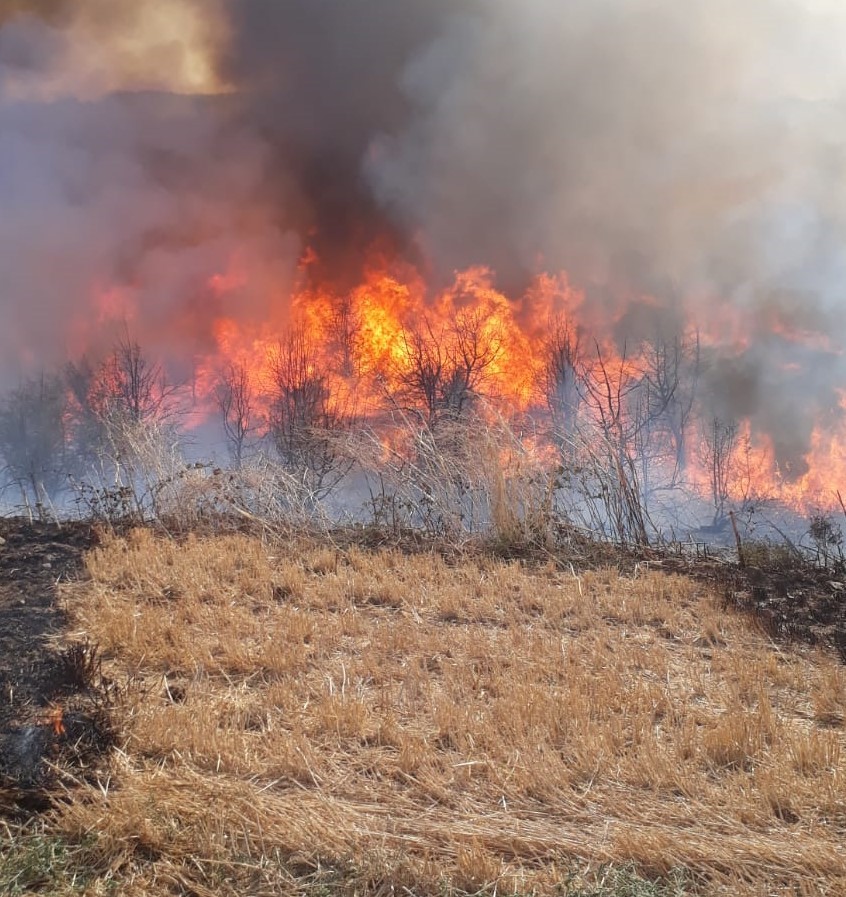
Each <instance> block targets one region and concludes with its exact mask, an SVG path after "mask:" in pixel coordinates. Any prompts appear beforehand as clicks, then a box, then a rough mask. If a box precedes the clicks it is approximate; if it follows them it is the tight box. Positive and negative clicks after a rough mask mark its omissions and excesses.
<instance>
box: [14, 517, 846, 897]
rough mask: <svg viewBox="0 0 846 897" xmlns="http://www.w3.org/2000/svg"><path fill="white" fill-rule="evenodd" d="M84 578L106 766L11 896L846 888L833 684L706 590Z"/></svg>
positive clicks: (149, 537) (265, 570)
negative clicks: (103, 687) (100, 680)
mask: <svg viewBox="0 0 846 897" xmlns="http://www.w3.org/2000/svg"><path fill="white" fill-rule="evenodd" d="M86 563H87V572H88V577H87V578H86V579H85V580H84V581H82V582H80V583H77V584H74V585H72V586H68V587H66V588H65V592H64V601H65V602H66V605H67V609H68V611H69V613H70V615H71V619H72V621H73V627H74V631H73V632H71V634H70V637H71V638H74V639H83V638H87V639H90V640H92V641H93V642H96V643H98V644H99V646H100V649H101V651H102V653H103V656H104V658H105V659H106V662H105V664H104V670H105V671H106V673H107V674H108V676H109V677H111V678H112V679H114V680H115V681H116V682H118V683H123V686H122V688H123V691H122V695H121V696H120V697H119V699H118V701H117V704H116V707H115V710H114V713H115V717H116V719H117V721H118V722H119V726H120V731H121V734H122V739H121V747H120V750H119V751H117V753H116V754H115V756H114V758H113V760H112V762H111V768H110V770H109V773H108V775H103V776H101V778H100V780H99V782H98V783H94V784H88V785H79V786H77V787H75V788H71V789H69V799H68V801H67V803H66V804H64V805H62V806H60V807H59V808H58V809H57V810H55V811H54V812H53V814H52V815H51V816H50V817H49V818H48V819H47V820H46V822H44V823H42V824H41V825H42V828H40V829H39V831H38V833H37V838H36V835H35V834H33V833H30V834H29V835H28V836H27V837H30V838H31V841H30V847H29V848H28V849H29V850H30V852H31V854H32V856H31V857H30V860H31V864H32V866H33V867H34V868H36V869H38V870H40V871H37V872H33V871H32V869H29V868H28V867H26V864H25V863H23V862H22V860H21V858H20V856H18V857H17V859H16V860H15V862H17V863H18V865H17V866H15V867H14V869H17V875H18V877H17V878H16V879H14V881H16V882H17V884H16V887H19V888H20V892H21V893H28V892H30V891H31V892H33V893H34V892H38V893H54V894H64V893H67V894H70V893H84V894H92V895H94V894H107V893H119V894H125V895H163V894H190V895H197V897H211V895H233V897H234V895H271V894H307V895H315V897H316V895H319V894H322V895H334V894H385V895H388V894H392V895H409V897H412V895H431V894H444V895H448V894H477V893H484V894H491V895H493V894H497V895H505V894H519V895H528V894H538V895H543V894H570V893H572V894H577V893H578V894H588V893H589V894H613V895H617V897H623V895H636V894H637V895H641V894H643V895H645V894H649V895H653V894H668V895H669V894H699V893H702V894H731V895H738V897H742V895H769V894H807V895H811V894H814V895H817V894H831V895H835V894H844V893H846V849H844V833H846V750H844V718H845V717H846V673H844V670H843V669H842V668H841V666H840V665H839V664H838V663H837V662H836V660H835V659H834V658H832V657H829V656H826V655H824V654H822V653H815V652H814V651H813V650H812V649H804V648H796V649H794V648H785V647H783V646H782V647H779V646H777V645H776V644H774V643H772V642H771V641H770V640H769V638H768V637H767V636H766V635H765V634H764V633H763V632H762V631H760V630H759V629H757V628H756V627H755V625H754V624H753V623H751V622H750V621H749V620H747V619H745V618H743V617H742V616H739V615H736V614H734V613H732V612H730V611H726V610H724V609H722V608H721V607H720V605H719V603H718V602H717V601H716V600H715V599H714V596H713V595H710V594H708V593H707V590H706V588H705V587H704V586H703V585H702V584H697V583H694V582H692V581H689V580H687V579H684V578H678V577H673V576H668V575H665V574H662V573H660V572H652V571H649V570H648V569H645V568H644V569H640V570H639V571H637V572H636V573H635V574H634V575H629V576H621V575H620V574H619V573H618V572H617V571H615V570H606V571H597V572H584V573H583V574H581V575H576V573H575V572H574V571H572V570H570V569H566V570H562V569H560V568H558V567H556V566H555V565H554V564H552V563H550V564H549V565H548V566H546V567H537V566H534V567H533V566H528V565H525V564H521V563H518V562H513V561H503V560H498V559H494V558H490V557H485V556H466V557H462V558H460V559H457V560H445V559H444V558H442V557H441V556H439V555H436V554H431V553H419V554H409V553H402V552H399V551H396V550H373V551H370V550H364V549H360V548H345V549H341V548H336V547H332V546H331V545H327V544H326V543H323V544H316V543H307V542H303V543H302V544H294V543H289V544H279V545H273V544H270V545H269V544H265V543H263V542H262V541H261V540H259V539H258V538H253V537H247V536H209V537H199V536H197V537H189V538H188V539H187V540H185V541H182V542H178V541H171V540H167V539H164V538H161V537H157V536H155V535H153V534H152V533H151V532H150V531H147V530H138V531H136V532H133V533H131V534H129V535H128V536H127V537H125V538H118V537H109V538H107V539H106V540H105V541H104V542H103V543H102V544H101V545H100V547H98V548H96V549H95V550H93V551H92V552H91V553H89V555H88V556H87V562H86ZM0 834H2V833H0ZM10 834H12V832H11V830H10ZM17 834H18V835H19V836H20V837H23V836H24V835H23V834H22V833H17ZM6 863H7V870H6V874H7V880H8V881H12V880H13V877H12V872H10V871H9V870H10V869H12V867H11V866H9V863H11V860H9V858H7V859H6ZM14 869H12V871H14ZM45 870H46V871H45ZM614 870H616V871H614ZM621 870H622V871H621ZM627 870H628V871H627ZM39 876H40V877H39ZM26 882H29V884H28V885H26V884H25V883H26ZM45 882H46V884H45ZM650 882H652V884H650ZM27 887H28V888H29V889H30V891H27Z"/></svg>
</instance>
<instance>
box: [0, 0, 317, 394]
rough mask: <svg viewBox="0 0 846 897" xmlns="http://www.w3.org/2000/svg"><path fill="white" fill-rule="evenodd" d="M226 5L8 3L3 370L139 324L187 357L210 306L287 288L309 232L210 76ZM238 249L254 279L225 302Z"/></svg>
mask: <svg viewBox="0 0 846 897" xmlns="http://www.w3.org/2000/svg"><path fill="white" fill-rule="evenodd" d="M216 10H217V11H218V14H219V13H220V11H221V7H220V6H219V4H218V3H217V2H216V0H211V2H209V0H203V2H202V3H200V2H189V0H181V2H173V0H167V2H164V0H162V2H160V3H156V2H145V3H143V4H114V3H111V2H108V0H73V2H67V3H61V2H52V3H49V4H38V3H23V2H16V3H14V4H12V5H11V6H10V5H9V4H5V5H3V6H2V7H0V208H2V210H3V214H2V218H0V282H2V292H0V303H2V313H3V319H4V325H5V326H4V328H3V333H2V337H0V341H2V345H0V349H1V350H2V353H0V357H2V359H3V360H2V369H0V376H2V377H3V378H4V379H5V381H6V382H9V381H10V380H13V379H14V378H17V377H18V376H20V375H21V373H22V372H26V371H28V370H31V369H33V368H38V367H40V366H51V365H54V364H58V363H61V361H63V360H64V359H65V358H66V357H67V356H68V355H76V354H79V353H81V352H83V351H92V352H96V351H97V350H98V348H99V347H100V346H101V345H103V344H105V345H108V344H109V343H110V342H111V341H112V340H113V338H114V331H115V330H116V329H121V328H123V327H125V326H126V325H127V324H128V325H129V326H131V328H132V331H133V333H134V334H136V335H137V336H138V338H139V339H141V340H144V341H146V342H147V344H148V345H149V344H152V345H153V347H154V348H155V349H156V350H157V351H159V352H161V353H163V354H165V355H168V356H170V357H171V358H172V359H178V358H181V361H182V362H183V364H187V365H188V366H190V362H191V356H192V354H193V353H194V352H195V351H199V350H200V349H201V348H203V347H204V346H206V347H207V346H209V345H210V344H211V333H210V328H211V326H212V322H213V319H214V317H215V316H216V315H221V314H232V313H235V312H237V313H238V314H239V315H242V316H244V317H247V318H248V317H249V316H250V315H251V314H252V315H254V316H256V317H259V316H264V315H265V314H266V312H267V309H266V301H267V294H268V293H269V292H270V291H272V290H282V291H284V290H285V289H286V287H288V286H289V285H290V282H291V279H292V276H293V269H294V266H295V264H296V259H297V256H298V252H299V238H298V237H297V235H296V234H295V233H294V232H293V231H292V230H291V229H290V228H289V227H287V226H286V222H285V220H284V216H282V215H280V214H279V213H278V211H277V210H276V209H275V208H274V209H271V208H270V207H269V205H268V203H267V202H266V201H265V199H264V189H265V182H266V175H267V173H268V172H269V171H270V170H271V165H270V161H271V160H270V152H269V148H268V146H267V145H266V144H265V142H264V141H262V139H261V138H260V136H259V135H258V134H257V132H256V130H255V129H254V128H252V127H251V126H249V125H247V124H244V123H242V122H239V121H238V120H237V115H236V110H234V109H233V103H232V102H231V99H230V97H229V96H228V95H227V93H226V91H225V89H224V87H225V85H223V82H222V81H221V80H220V79H219V78H218V76H217V74H216V71H215V62H216V55H215V54H216V48H217V46H218V42H219V40H221V39H222V35H223V34H224V33H225V32H224V29H223V27H222V23H221V22H217V21H216V19H215V11H216ZM277 182H278V178H277ZM233 263H237V265H238V266H240V267H243V268H247V267H249V268H250V269H252V270H254V271H255V276H254V277H253V279H252V281H251V284H250V285H249V287H248V288H247V287H245V289H243V290H241V291H237V290H236V291H233V292H232V293H231V294H230V295H229V296H228V301H229V303H230V306H233V307H228V308H226V307H218V306H219V303H220V301H221V300H220V298H219V297H218V296H216V295H215V294H214V291H213V290H211V289H210V287H209V280H210V278H211V277H212V276H213V275H215V274H220V273H221V272H222V271H224V272H226V271H227V269H228V268H229V267H230V265H231V264H233ZM179 373H183V371H180V372H179Z"/></svg>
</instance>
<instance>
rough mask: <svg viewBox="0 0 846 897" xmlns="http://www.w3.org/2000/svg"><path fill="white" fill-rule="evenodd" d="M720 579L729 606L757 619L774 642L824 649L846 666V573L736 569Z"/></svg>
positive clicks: (801, 566) (804, 566) (803, 566)
mask: <svg viewBox="0 0 846 897" xmlns="http://www.w3.org/2000/svg"><path fill="white" fill-rule="evenodd" d="M719 578H720V580H721V582H720V584H721V586H722V591H723V594H724V596H725V599H726V603H727V604H729V605H730V606H733V607H736V608H738V609H740V610H742V611H745V612H747V613H749V614H751V615H752V616H753V617H754V618H755V619H757V620H758V622H759V623H760V624H761V626H762V627H763V628H764V630H765V631H766V632H767V633H768V635H769V636H770V637H771V638H773V639H775V640H778V641H795V642H805V643H806V644H810V645H819V646H820V647H822V648H825V649H829V650H832V651H835V652H836V653H837V654H838V655H839V656H840V659H841V660H842V661H844V662H846V571H843V570H839V571H838V570H832V569H820V568H819V567H816V566H814V565H812V564H810V563H802V562H798V563H796V564H795V565H792V566H790V567H773V568H761V567H734V568H732V569H731V570H730V571H724V572H723V573H722V574H721V575H720V577H719Z"/></svg>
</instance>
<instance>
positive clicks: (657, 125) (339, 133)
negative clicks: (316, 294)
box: [0, 0, 846, 469]
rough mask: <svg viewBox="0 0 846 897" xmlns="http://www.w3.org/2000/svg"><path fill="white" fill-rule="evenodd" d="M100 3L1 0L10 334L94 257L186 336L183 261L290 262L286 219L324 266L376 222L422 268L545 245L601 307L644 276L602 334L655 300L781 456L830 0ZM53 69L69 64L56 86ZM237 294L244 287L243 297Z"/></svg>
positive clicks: (790, 433) (823, 160)
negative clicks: (688, 329)
mask: <svg viewBox="0 0 846 897" xmlns="http://www.w3.org/2000/svg"><path fill="white" fill-rule="evenodd" d="M116 7H118V8H120V5H119V4H115V3H113V2H112V3H106V0H77V2H76V3H75V4H74V3H70V2H67V3H62V2H59V0H54V2H52V3H42V4H37V3H34V2H31V3H28V2H25V0H16V2H13V3H9V2H6V3H2V2H0V207H2V212H3V217H2V223H0V277H2V290H3V294H2V298H0V302H2V303H3V305H2V308H3V314H4V318H5V319H6V320H7V321H8V322H9V324H8V325H7V328H5V332H6V336H5V339H6V340H7V341H8V340H9V339H10V338H11V339H12V340H14V345H16V346H17V345H25V346H28V347H33V346H34V347H37V350H38V351H39V352H40V351H44V352H49V351H51V350H56V349H58V348H60V344H63V343H66V342H67V340H68V339H69V336H68V334H69V330H70V329H72V328H71V327H70V321H71V320H72V318H73V316H72V315H71V313H70V309H72V308H74V309H78V308H79V303H80V302H82V303H83V306H84V302H86V301H89V300H86V299H84V298H82V297H84V296H86V295H88V293H86V291H87V290H89V284H90V283H91V282H92V280H93V281H97V282H100V281H105V282H109V281H110V280H112V279H114V278H117V279H118V281H120V279H121V278H123V279H125V280H126V281H128V282H131V283H136V284H137V283H142V284H143V285H145V291H144V296H145V305H144V308H143V315H142V317H143V318H144V320H145V321H146V322H147V323H148V328H149V329H150V330H151V331H154V330H155V331H158V332H161V331H163V330H167V329H176V330H177V331H178V330H179V327H184V328H185V329H186V330H189V331H190V332H191V333H192V334H193V335H194V338H196V337H197V334H200V335H202V332H203V328H202V321H203V320H204V319H205V318H206V311H207V308H208V306H207V303H209V302H212V301H213V300H214V297H209V296H208V295H205V294H204V293H203V291H202V289H201V287H199V286H198V284H202V283H204V282H205V278H207V276H208V274H209V273H211V272H212V270H213V268H214V262H215V260H216V259H219V258H221V257H223V256H225V255H227V254H229V253H231V252H232V251H233V249H234V248H235V247H236V246H239V245H240V246H241V251H242V253H246V254H247V255H248V256H249V257H250V258H249V261H250V262H252V263H253V264H254V265H257V266H258V267H259V268H262V269H263V270H264V271H265V274H264V275H262V276H259V277H258V282H259V283H263V284H267V283H270V282H271V281H272V280H274V279H275V280H276V281H277V282H278V283H284V282H286V278H289V277H290V276H291V274H292V269H293V264H294V261H295V259H296V255H297V248H298V245H299V243H301V242H304V241H307V242H309V243H311V244H314V245H316V246H317V248H318V253H319V255H320V258H321V260H322V262H323V265H324V267H325V273H331V274H332V276H334V277H336V278H338V280H339V281H340V282H343V281H344V279H346V278H354V277H355V276H356V273H357V265H358V264H360V258H361V251H362V249H363V248H364V247H365V246H366V245H367V244H368V243H370V242H372V241H373V240H374V239H376V238H378V239H380V240H383V241H386V242H387V243H389V244H390V246H391V248H392V249H393V250H394V251H399V252H402V253H404V254H406V255H407V256H408V257H410V258H412V259H413V260H415V261H417V262H419V263H422V261H423V260H425V265H426V266H427V268H428V270H427V274H428V275H429V276H430V277H431V279H432V281H433V282H435V283H437V282H438V281H439V279H446V278H449V277H450V275H451V272H452V271H453V269H455V268H461V267H464V266H467V265H470V264H485V265H489V266H491V267H492V268H493V269H494V270H496V272H497V275H498V277H499V279H500V283H501V284H502V285H503V286H505V287H506V288H508V287H511V286H513V285H518V284H522V283H525V282H526V280H527V278H529V277H530V276H531V275H532V274H534V273H536V272H537V271H538V270H553V271H554V270H558V269H566V270H567V271H568V272H569V273H570V277H571V281H572V282H573V283H574V284H575V285H577V286H579V287H582V288H584V289H585V291H586V293H587V301H588V302H589V303H591V304H592V305H593V307H594V309H597V310H599V311H601V309H602V308H604V307H609V308H610V307H614V308H616V307H618V305H619V303H620V302H621V301H622V300H624V299H632V298H633V297H637V296H638V295H644V294H649V295H650V296H652V297H654V299H655V300H657V303H658V308H657V311H656V310H653V311H644V309H641V310H640V311H638V310H637V309H635V311H633V313H632V314H630V315H627V316H625V317H624V318H623V320H622V321H620V320H617V323H616V324H615V331H614V333H615V336H616V337H617V338H618V339H620V340H621V341H622V340H624V339H629V340H635V339H638V338H640V337H642V336H644V335H650V334H649V333H648V331H649V330H650V328H652V329H654V328H656V327H658V326H660V321H655V320H653V319H654V318H655V317H656V316H657V317H658V318H663V319H666V318H668V317H669V318H670V319H672V320H679V319H687V320H692V321H697V322H698V323H699V325H700V327H701V328H702V331H703V333H704V334H706V336H707V341H708V342H709V343H710V344H713V343H716V344H717V346H718V345H719V343H720V342H725V343H731V344H732V345H733V346H734V347H735V348H734V349H733V350H732V351H731V352H721V351H720V350H719V349H718V348H711V349H709V350H708V351H707V352H706V355H707V357H708V359H709V361H710V367H709V370H708V372H707V384H708V387H709V390H710V395H711V396H712V397H713V410H714V412H715V413H719V414H722V415H726V416H734V415H743V416H749V417H751V418H752V419H753V423H754V424H755V425H756V426H758V427H761V428H762V429H765V430H766V431H767V432H769V433H770V434H772V435H773V437H774V439H775V441H776V445H777V447H778V451H779V455H780V457H781V459H782V460H783V461H784V462H790V463H791V464H792V465H793V467H794V469H798V459H799V457H800V456H801V454H802V453H803V451H804V450H805V448H806V447H807V442H808V438H809V433H810V428H811V425H812V421H813V420H814V419H815V418H816V417H817V416H819V414H821V413H827V412H829V411H830V412H831V413H834V409H836V407H837V394H836V392H835V387H837V386H838V385H839V384H841V383H844V382H846V378H844V376H843V375H844V373H846V371H844V362H843V360H842V347H843V342H844V336H846V326H844V323H843V321H844V319H846V315H844V311H846V309H844V305H846V303H844V301H843V298H842V296H841V289H842V284H843V282H844V274H846V250H844V247H845V246H846V180H844V177H843V175H844V173H845V172H846V138H844V134H846V127H845V125H846V122H844V118H846V56H844V54H843V52H842V47H843V46H844V43H845V42H846V7H843V4H842V3H841V2H838V0H707V2H705V0H701V2H700V0H695V2H690V3H679V2H677V0H570V2H567V3H563V2H560V0H524V2H514V0H484V2H482V0H402V2H398V0H360V2H355V3H352V2H348V0H315V2H310V3H303V2H294V0H279V2H274V3H270V2H266V0H208V2H207V3H205V4H204V3H201V2H200V0H181V2H175V0H171V2H169V3H166V2H164V0H161V2H152V0H148V2H145V3H143V4H127V5H126V6H125V10H130V9H132V10H134V12H131V13H130V12H117V13H116V12H115V8H116ZM35 8H37V9H38V11H39V12H43V13H45V14H44V15H34V14H33V9H35ZM80 9H85V10H87V11H88V12H87V15H83V16H80V14H79V13H78V12H74V13H72V12H71V11H72V10H77V11H78V10H80ZM139 10H140V11H139ZM174 11H178V12H179V13H180V15H181V18H180V19H179V23H178V24H179V27H178V28H177V27H176V25H175V24H174V22H173V21H170V24H168V22H169V20H168V18H167V16H172V15H173V14H174ZM47 13H49V14H47ZM80 22H81V24H80ZM168 29H172V33H170V32H169V31H168ZM139 32H141V33H142V34H143V35H144V40H143V41H141V43H140V49H139V45H138V42H137V40H136V41H135V42H133V40H130V39H129V38H130V37H131V36H132V35H136V34H138V33H139ZM185 34H189V35H193V37H194V38H195V39H196V40H194V42H193V43H196V44H202V45H204V46H212V47H213V49H214V52H213V53H212V54H211V57H210V58H213V59H214V60H215V63H216V69H215V72H214V74H215V76H216V77H217V78H218V79H219V82H220V85H225V86H226V87H227V88H228V89H229V93H228V94H227V95H222V96H217V97H204V98H201V97H198V96H192V97H187V96H174V95H173V90H172V89H171V90H170V91H169V95H168V96H164V95H163V94H162V92H161V91H162V90H167V89H168V88H167V85H166V84H165V83H161V84H160V83H158V82H157V77H158V76H160V74H161V72H162V71H167V72H169V73H175V74H176V75H177V76H178V78H177V80H178V81H179V82H180V84H181V85H182V86H183V87H184V93H197V90H196V89H194V88H196V87H197V85H198V84H199V83H201V82H203V81H204V80H207V76H208V74H209V73H208V72H207V71H206V70H205V69H204V66H203V64H202V61H198V58H197V56H196V54H195V53H193V52H189V50H190V48H189V49H188V50H185V51H184V52H183V53H182V54H181V55H180V54H179V53H176V54H175V55H174V53H175V51H174V43H176V44H178V43H179V41H178V40H177V36H179V35H182V36H184V35H185ZM92 41H93V43H92ZM105 45H108V46H112V45H113V46H114V47H116V48H117V49H116V50H115V53H114V54H112V55H109V58H108V60H107V62H104V63H102V64H101V65H95V64H93V63H92V62H91V59H94V58H97V54H91V53H83V52H82V50H81V49H80V48H86V47H88V48H90V47H91V46H105ZM192 46H193V44H192ZM118 50H121V52H120V53H118ZM115 54H117V55H115ZM151 61H152V62H151ZM69 71H72V72H74V73H76V75H75V76H76V77H77V80H78V83H79V89H78V90H77V91H75V92H74V91H66V92H64V93H63V92H62V89H61V87H62V84H63V83H65V82H66V81H67V78H68V72H69ZM80 73H81V74H80ZM116 73H117V74H116ZM127 89H131V90H132V91H135V93H133V94H129V93H126V92H125V91H126V90H127ZM139 89H144V90H145V91H146V93H145V94H143V95H139V94H138V93H137V91H138V90H139ZM209 92H213V91H209ZM242 301H243V303H245V305H246V311H245V313H247V314H249V313H251V312H250V309H252V313H254V314H256V315H259V314H261V313H262V299H261V297H260V296H253V297H250V296H249V295H245V296H244V297H242ZM649 308H653V309H654V302H653V303H651V304H650V305H649ZM65 310H67V311H65ZM230 311H232V310H231V309H230ZM264 313H265V314H266V313H267V310H266V308H265V309H264ZM600 316H601V315H600ZM650 316H651V317H650ZM209 317H210V316H209ZM592 317H596V315H593V316H592ZM738 332H743V333H744V334H745V335H746V337H747V340H746V341H745V344H744V345H743V346H740V345H739V343H738V340H737V339H736V336H737V333H738ZM180 338H181V337H180V336H179V333H176V335H175V339H176V340H178V339H180ZM3 348H7V346H4V347H3Z"/></svg>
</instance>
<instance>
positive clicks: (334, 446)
mask: <svg viewBox="0 0 846 897" xmlns="http://www.w3.org/2000/svg"><path fill="white" fill-rule="evenodd" d="M271 376H272V383H271V388H270V396H269V398H270V402H271V406H270V419H269V431H270V438H271V440H272V442H273V445H274V447H275V449H276V453H277V455H278V456H279V459H280V461H281V463H282V466H283V468H284V469H285V470H286V471H288V473H289V474H291V475H293V476H294V477H296V478H297V479H298V480H299V481H301V482H302V484H303V487H304V489H306V490H307V491H308V492H310V493H312V494H314V495H315V496H317V497H320V496H325V495H326V494H327V493H328V492H330V491H331V489H332V488H333V487H334V486H336V485H337V484H338V483H339V482H340V480H341V479H342V478H343V477H344V475H345V474H346V473H347V472H348V471H349V469H350V466H351V461H350V459H349V458H348V456H347V453H346V450H345V437H346V436H348V434H349V433H350V432H351V431H352V430H353V428H354V427H355V425H356V422H357V414H356V411H355V405H354V403H353V402H352V400H348V399H346V398H345V397H343V396H341V395H340V394H339V393H338V391H337V390H333V386H332V383H331V381H330V379H329V377H328V375H327V373H326V372H325V370H323V369H322V365H321V359H320V355H319V353H318V351H317V347H316V346H315V345H314V344H313V343H312V342H311V340H310V339H309V338H308V337H307V335H306V334H305V332H304V331H303V330H301V329H294V330H291V331H290V332H289V333H288V334H287V336H286V337H285V338H284V339H283V340H281V341H280V343H279V345H278V346H277V349H276V353H275V355H274V357H273V362H272V374H271Z"/></svg>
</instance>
